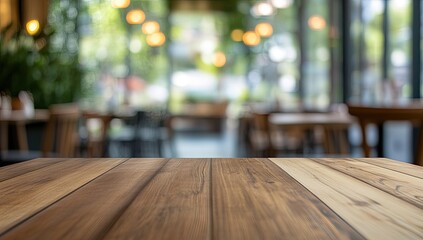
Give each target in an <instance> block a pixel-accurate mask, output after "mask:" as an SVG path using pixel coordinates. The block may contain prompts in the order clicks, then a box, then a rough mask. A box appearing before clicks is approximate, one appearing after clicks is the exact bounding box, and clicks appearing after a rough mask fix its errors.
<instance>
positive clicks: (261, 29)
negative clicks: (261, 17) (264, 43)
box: [255, 22, 273, 37]
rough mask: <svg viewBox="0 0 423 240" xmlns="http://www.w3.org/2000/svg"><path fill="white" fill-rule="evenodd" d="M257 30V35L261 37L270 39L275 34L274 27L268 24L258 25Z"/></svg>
mask: <svg viewBox="0 0 423 240" xmlns="http://www.w3.org/2000/svg"><path fill="white" fill-rule="evenodd" d="M255 29H256V32H257V34H258V35H260V36H261V37H270V36H272V34H273V27H272V25H271V24H270V23H267V22H263V23H259V24H257V25H256V28H255Z"/></svg>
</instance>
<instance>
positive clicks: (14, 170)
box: [0, 158, 67, 182]
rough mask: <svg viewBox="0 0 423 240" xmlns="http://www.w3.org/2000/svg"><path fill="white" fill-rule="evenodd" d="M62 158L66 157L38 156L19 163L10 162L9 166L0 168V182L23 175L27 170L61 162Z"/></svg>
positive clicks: (30, 170)
mask: <svg viewBox="0 0 423 240" xmlns="http://www.w3.org/2000/svg"><path fill="white" fill-rule="evenodd" d="M64 160H67V159H66V158H56V159H52V158H38V159H33V160H29V161H25V162H21V163H16V164H12V165H9V166H5V167H2V168H0V182H2V181H4V180H7V179H10V178H14V177H17V176H20V175H23V174H25V173H28V172H32V171H35V170H37V169H40V168H43V167H46V166H49V165H52V164H55V163H58V162H62V161H64Z"/></svg>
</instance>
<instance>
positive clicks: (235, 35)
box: [231, 29, 244, 42]
mask: <svg viewBox="0 0 423 240" xmlns="http://www.w3.org/2000/svg"><path fill="white" fill-rule="evenodd" d="M242 35H244V31H242V30H241V29H234V30H232V32H231V38H232V40H234V41H235V42H241V41H242Z"/></svg>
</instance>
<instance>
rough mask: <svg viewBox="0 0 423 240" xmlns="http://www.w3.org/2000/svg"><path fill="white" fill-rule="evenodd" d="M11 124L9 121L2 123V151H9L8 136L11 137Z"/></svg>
mask: <svg viewBox="0 0 423 240" xmlns="http://www.w3.org/2000/svg"><path fill="white" fill-rule="evenodd" d="M8 128H9V126H8V124H7V123H0V141H1V142H0V150H1V151H7V149H8V148H9V146H8V145H9V144H8V143H9V141H8V137H9V131H8V130H9V129H8Z"/></svg>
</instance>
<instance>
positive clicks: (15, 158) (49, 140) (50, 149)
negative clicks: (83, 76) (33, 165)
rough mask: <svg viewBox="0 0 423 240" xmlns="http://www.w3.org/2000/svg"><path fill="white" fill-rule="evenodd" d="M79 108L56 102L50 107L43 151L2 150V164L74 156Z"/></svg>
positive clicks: (0, 157) (0, 155)
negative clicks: (40, 158)
mask: <svg viewBox="0 0 423 240" xmlns="http://www.w3.org/2000/svg"><path fill="white" fill-rule="evenodd" d="M78 119H79V109H78V107H77V105H74V104H55V105H52V106H50V108H49V120H48V121H47V124H46V128H45V130H44V133H43V138H42V141H43V142H42V149H41V151H15V150H8V151H2V152H1V154H0V159H1V165H9V164H13V163H18V162H23V161H26V160H30V159H34V158H39V157H74V156H75V146H76V144H77V139H78V138H77V131H78Z"/></svg>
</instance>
